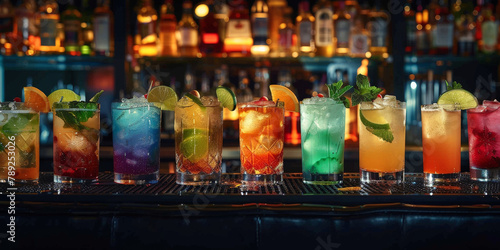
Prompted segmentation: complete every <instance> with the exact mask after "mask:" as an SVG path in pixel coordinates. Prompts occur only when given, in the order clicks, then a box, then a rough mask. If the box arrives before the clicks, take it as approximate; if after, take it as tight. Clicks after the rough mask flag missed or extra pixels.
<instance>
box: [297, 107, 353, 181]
mask: <svg viewBox="0 0 500 250" xmlns="http://www.w3.org/2000/svg"><path fill="white" fill-rule="evenodd" d="M300 124H301V135H302V136H301V137H302V173H303V178H304V182H305V183H309V184H324V185H330V184H336V183H341V182H342V176H343V173H344V135H345V107H344V104H342V103H339V102H337V101H335V100H334V99H331V98H320V97H313V98H307V99H304V100H303V101H302V104H300Z"/></svg>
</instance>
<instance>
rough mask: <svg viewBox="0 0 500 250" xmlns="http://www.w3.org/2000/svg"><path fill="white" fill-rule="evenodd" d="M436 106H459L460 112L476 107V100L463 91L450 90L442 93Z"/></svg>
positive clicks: (469, 93)
mask: <svg viewBox="0 0 500 250" xmlns="http://www.w3.org/2000/svg"><path fill="white" fill-rule="evenodd" d="M437 103H438V104H456V103H458V104H460V108H461V109H462V110H465V109H472V108H475V107H477V104H478V103H477V98H476V97H475V96H474V95H473V94H472V93H471V92H469V91H467V90H465V89H452V90H448V91H446V92H444V93H443V94H442V95H441V96H440V97H439V99H438V101H437Z"/></svg>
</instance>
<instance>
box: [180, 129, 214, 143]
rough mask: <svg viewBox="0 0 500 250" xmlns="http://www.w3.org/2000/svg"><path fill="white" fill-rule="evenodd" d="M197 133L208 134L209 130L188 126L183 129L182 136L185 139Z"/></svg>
mask: <svg viewBox="0 0 500 250" xmlns="http://www.w3.org/2000/svg"><path fill="white" fill-rule="evenodd" d="M195 135H205V136H208V130H206V129H200V128H186V129H183V130H182V138H184V140H185V139H187V138H189V137H191V136H195Z"/></svg>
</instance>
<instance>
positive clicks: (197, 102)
mask: <svg viewBox="0 0 500 250" xmlns="http://www.w3.org/2000/svg"><path fill="white" fill-rule="evenodd" d="M186 97H188V98H189V99H191V100H193V102H194V103H196V104H197V105H198V106H200V108H201V109H202V110H205V105H203V103H201V100H200V98H198V97H196V96H195V95H193V94H191V93H186Z"/></svg>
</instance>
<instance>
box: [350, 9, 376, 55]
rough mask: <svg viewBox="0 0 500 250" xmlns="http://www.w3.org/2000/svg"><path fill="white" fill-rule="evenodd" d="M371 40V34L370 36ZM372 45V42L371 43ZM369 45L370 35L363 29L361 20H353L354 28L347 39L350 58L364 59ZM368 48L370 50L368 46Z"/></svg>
mask: <svg viewBox="0 0 500 250" xmlns="http://www.w3.org/2000/svg"><path fill="white" fill-rule="evenodd" d="M372 39H373V34H372ZM371 42H372V43H373V40H372V41H371ZM369 44H370V34H369V32H368V31H367V30H366V29H365V25H364V23H363V20H362V19H361V18H360V17H358V18H356V20H354V27H353V29H352V32H351V35H350V37H349V51H350V56H352V57H365V56H366V53H367V52H368V48H369ZM370 48H372V47H371V46H370Z"/></svg>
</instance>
